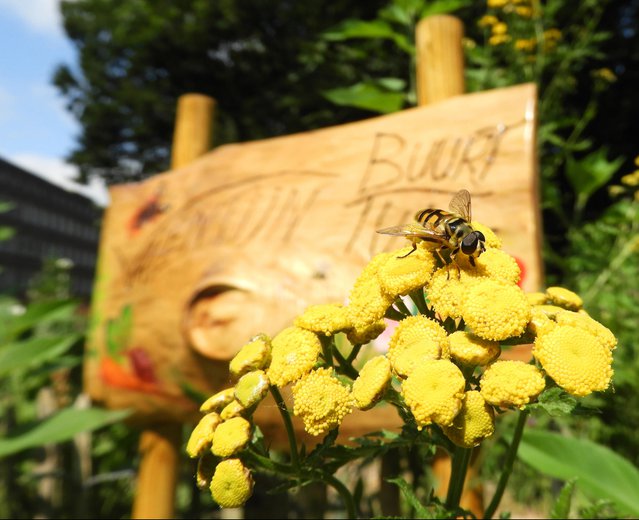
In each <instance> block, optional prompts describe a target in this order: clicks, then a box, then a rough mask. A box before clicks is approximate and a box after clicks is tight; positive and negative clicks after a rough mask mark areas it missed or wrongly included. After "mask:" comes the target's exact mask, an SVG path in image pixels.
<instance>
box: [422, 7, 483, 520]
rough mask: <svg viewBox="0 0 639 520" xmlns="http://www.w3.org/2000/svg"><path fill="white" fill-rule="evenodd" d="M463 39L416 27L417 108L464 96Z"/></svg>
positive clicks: (477, 510)
mask: <svg viewBox="0 0 639 520" xmlns="http://www.w3.org/2000/svg"><path fill="white" fill-rule="evenodd" d="M463 37H464V25H463V24H462V22H461V20H459V19H458V18H456V17H454V16H449V15H437V16H430V17H428V18H424V19H423V20H421V21H420V22H419V23H418V24H417V29H416V32H415V44H416V54H417V63H416V69H417V70H416V86H417V104H418V105H420V106H424V105H430V104H432V103H436V102H438V101H443V100H445V99H448V98H450V97H453V96H458V95H461V94H463V93H464V91H465V81H464V51H463V47H462V38H463ZM450 466H451V461H450V457H448V456H447V455H446V454H445V453H443V452H442V453H439V454H438V455H436V458H435V461H434V463H433V474H434V476H435V479H436V481H437V482H436V484H435V485H436V487H435V494H437V495H438V496H440V497H445V496H446V492H447V491H448V480H449V479H450V471H451V467H450ZM476 473H477V472H476V469H475V468H474V467H473V466H472V465H471V466H469V468H468V474H467V475H466V485H465V486H464V493H463V495H462V499H461V505H462V507H466V508H468V509H470V510H471V511H472V512H473V513H474V514H475V516H477V518H480V517H481V515H482V514H483V497H482V489H481V485H477V484H475V483H471V484H470V485H469V483H470V482H471V481H472V480H474V477H475V475H476ZM471 486H472V487H471Z"/></svg>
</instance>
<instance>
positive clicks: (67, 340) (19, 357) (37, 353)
mask: <svg viewBox="0 0 639 520" xmlns="http://www.w3.org/2000/svg"><path fill="white" fill-rule="evenodd" d="M81 337H82V335H81V334H77V333H76V334H67V335H64V336H51V337H46V336H44V337H34V338H30V339H27V340H23V341H16V342H14V343H9V344H7V345H4V346H2V347H1V348H0V375H4V374H6V373H8V372H11V371H13V370H20V369H23V368H27V367H30V366H35V365H39V364H42V363H44V362H46V361H49V360H51V359H55V358H57V357H58V356H61V355H62V354H64V353H65V352H66V351H67V350H69V349H70V348H71V347H72V346H73V345H74V344H75V343H77V342H78V341H79V340H80V338H81Z"/></svg>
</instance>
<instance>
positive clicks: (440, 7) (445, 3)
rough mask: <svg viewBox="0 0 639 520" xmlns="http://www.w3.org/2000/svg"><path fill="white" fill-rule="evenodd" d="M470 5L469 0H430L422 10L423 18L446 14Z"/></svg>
mask: <svg viewBox="0 0 639 520" xmlns="http://www.w3.org/2000/svg"><path fill="white" fill-rule="evenodd" d="M467 5H470V1H469V0H437V1H435V2H428V3H427V4H426V6H425V7H424V9H423V10H422V12H421V18H425V17H426V16H433V15H434V14H445V13H451V12H453V11H456V10H457V9H461V8H462V7H466V6H467Z"/></svg>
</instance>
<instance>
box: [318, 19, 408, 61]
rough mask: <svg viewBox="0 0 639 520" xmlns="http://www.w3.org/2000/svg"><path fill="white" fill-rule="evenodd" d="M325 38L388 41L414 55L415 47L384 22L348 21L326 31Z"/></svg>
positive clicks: (330, 39)
mask: <svg viewBox="0 0 639 520" xmlns="http://www.w3.org/2000/svg"><path fill="white" fill-rule="evenodd" d="M322 36H323V38H324V39H326V40H329V41H344V40H350V39H353V38H365V39H367V38H370V39H377V38H382V39H387V40H391V41H393V42H394V43H395V45H397V46H398V47H399V48H400V49H402V50H404V51H406V52H409V53H412V52H414V47H413V45H412V44H411V43H410V42H409V41H408V38H406V36H405V35H404V34H402V33H399V32H396V31H395V30H394V29H393V28H392V27H391V25H390V24H388V23H386V22H385V21H383V20H371V21H366V20H346V21H344V22H342V23H341V24H339V25H337V26H336V27H333V28H332V29H329V30H328V31H325V32H324V33H323V34H322Z"/></svg>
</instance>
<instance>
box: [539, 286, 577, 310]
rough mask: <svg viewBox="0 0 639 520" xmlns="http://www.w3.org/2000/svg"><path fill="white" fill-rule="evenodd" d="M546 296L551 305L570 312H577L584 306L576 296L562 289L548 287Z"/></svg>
mask: <svg viewBox="0 0 639 520" xmlns="http://www.w3.org/2000/svg"><path fill="white" fill-rule="evenodd" d="M546 296H548V300H549V301H550V303H551V304H552V305H557V306H559V307H563V308H564V309H568V310H571V311H578V310H579V309H581V308H582V307H583V305H584V302H583V300H582V299H581V298H580V297H579V295H578V294H576V293H574V292H572V291H571V290H569V289H565V288H564V287H548V288H547V289H546Z"/></svg>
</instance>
